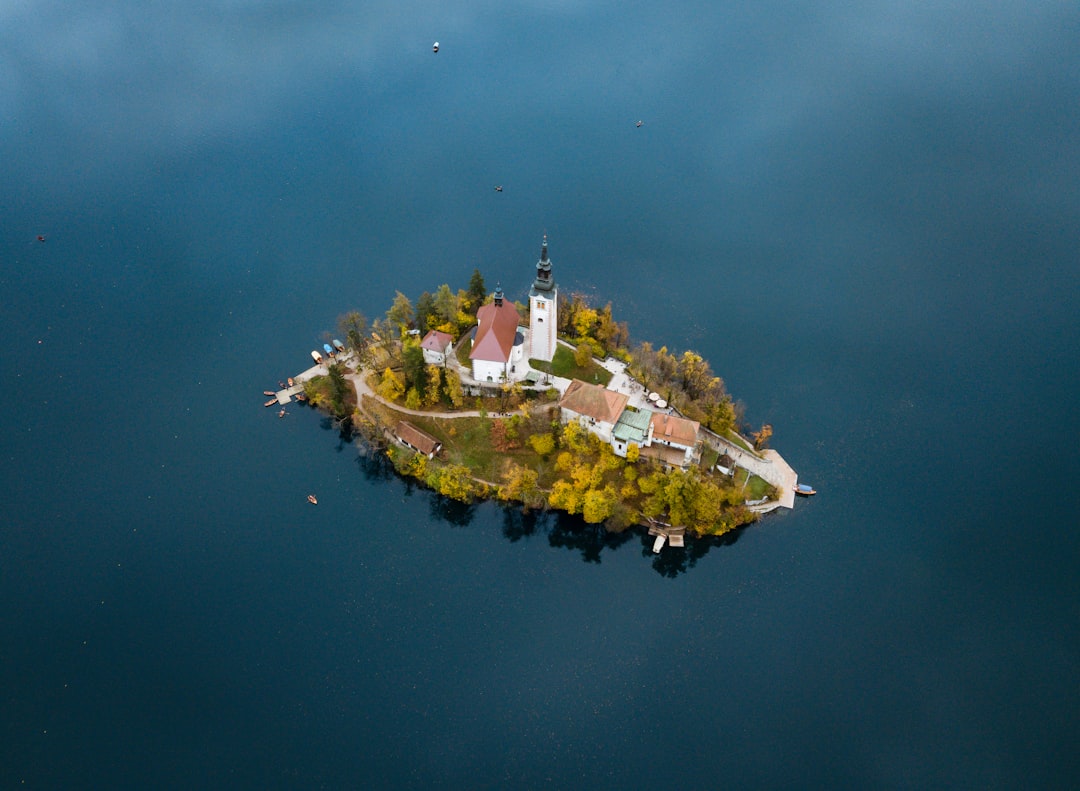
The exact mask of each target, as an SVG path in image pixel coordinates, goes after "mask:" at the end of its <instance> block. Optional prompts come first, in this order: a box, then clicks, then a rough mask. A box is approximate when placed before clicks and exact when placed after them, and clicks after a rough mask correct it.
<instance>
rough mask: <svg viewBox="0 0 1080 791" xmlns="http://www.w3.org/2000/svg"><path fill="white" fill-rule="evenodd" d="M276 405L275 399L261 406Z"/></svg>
mask: <svg viewBox="0 0 1080 791" xmlns="http://www.w3.org/2000/svg"><path fill="white" fill-rule="evenodd" d="M276 403H277V398H271V399H270V400H269V401H267V402H266V403H265V404H263V406H273V405H274V404H276Z"/></svg>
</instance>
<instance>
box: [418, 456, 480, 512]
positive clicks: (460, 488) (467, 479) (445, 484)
mask: <svg viewBox="0 0 1080 791" xmlns="http://www.w3.org/2000/svg"><path fill="white" fill-rule="evenodd" d="M424 480H425V483H427V485H428V486H430V487H431V488H432V489H434V490H435V491H437V492H438V493H439V494H441V495H443V496H444V497H449V498H450V499H451V500H459V501H461V502H463V503H467V502H469V501H471V500H472V499H473V497H475V496H476V495H477V494H478V493H479V491H480V487H479V486H478V485H477V483H476V481H474V480H473V477H472V473H470V472H469V468H468V467H465V466H462V465H460V464H450V465H447V466H445V467H435V468H433V469H432V468H430V467H429V469H428V474H427V477H426V478H425V479H424Z"/></svg>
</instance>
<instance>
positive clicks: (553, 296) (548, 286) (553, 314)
mask: <svg viewBox="0 0 1080 791" xmlns="http://www.w3.org/2000/svg"><path fill="white" fill-rule="evenodd" d="M558 311H559V287H558V286H557V285H556V284H555V280H554V279H553V278H552V277H551V261H549V260H548V251H547V234H544V245H543V247H541V248H540V260H539V261H537V262H536V280H534V281H533V285H532V289H530V290H529V346H530V349H529V358H530V359H533V360H544V361H545V362H551V358H552V357H553V356H554V355H555V342H556V339H557V337H558V331H559V313H558Z"/></svg>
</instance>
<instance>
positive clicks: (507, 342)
mask: <svg viewBox="0 0 1080 791" xmlns="http://www.w3.org/2000/svg"><path fill="white" fill-rule="evenodd" d="M518 318H519V317H518V312H517V308H516V307H514V305H513V303H512V302H505V301H504V302H502V303H501V304H499V303H497V302H489V303H488V304H487V305H483V306H481V308H480V310H478V311H476V321H477V327H476V337H475V338H473V347H472V351H471V352H470V353H469V359H470V360H487V361H489V362H495V363H505V362H506V361H507V360H509V359H510V352H511V351H512V350H513V348H514V341H515V339H516V336H517V334H518V331H517V328H518Z"/></svg>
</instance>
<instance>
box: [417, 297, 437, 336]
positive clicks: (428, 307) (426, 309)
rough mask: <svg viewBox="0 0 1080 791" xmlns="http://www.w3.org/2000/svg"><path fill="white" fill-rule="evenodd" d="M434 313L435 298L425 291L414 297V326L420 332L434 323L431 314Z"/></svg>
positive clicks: (430, 327)
mask: <svg viewBox="0 0 1080 791" xmlns="http://www.w3.org/2000/svg"><path fill="white" fill-rule="evenodd" d="M434 315H435V298H434V297H433V296H431V294H430V293H428V292H427V291H425V292H424V293H423V294H421V295H420V296H419V297H417V299H416V328H417V329H418V330H420V332H421V333H427V331H428V330H430V329H432V328H433V327H434V326H435V325H434V324H433V323H432V316H434Z"/></svg>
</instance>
